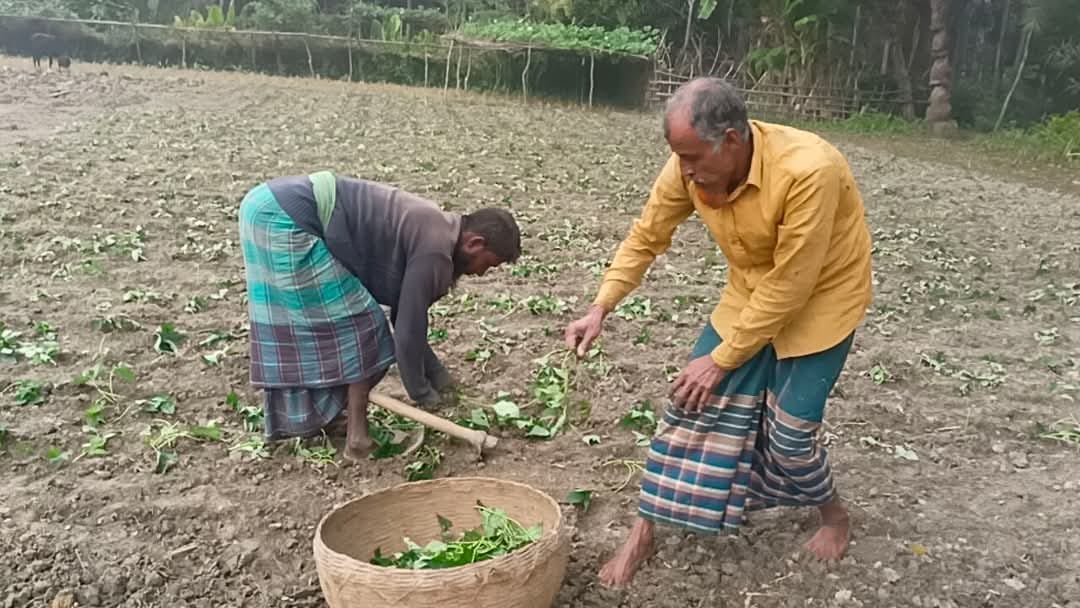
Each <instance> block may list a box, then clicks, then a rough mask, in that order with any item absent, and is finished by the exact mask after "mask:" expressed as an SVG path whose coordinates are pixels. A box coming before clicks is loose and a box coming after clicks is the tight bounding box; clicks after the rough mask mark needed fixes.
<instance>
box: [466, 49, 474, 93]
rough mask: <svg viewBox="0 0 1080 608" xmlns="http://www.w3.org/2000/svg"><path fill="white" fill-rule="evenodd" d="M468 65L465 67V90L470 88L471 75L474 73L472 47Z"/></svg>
mask: <svg viewBox="0 0 1080 608" xmlns="http://www.w3.org/2000/svg"><path fill="white" fill-rule="evenodd" d="M467 63H468V66H467V67H466V68H465V90H466V91H468V90H469V75H471V74H472V49H469V55H468V57H467Z"/></svg>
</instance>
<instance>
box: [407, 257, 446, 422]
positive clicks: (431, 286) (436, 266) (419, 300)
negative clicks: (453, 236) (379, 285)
mask: <svg viewBox="0 0 1080 608" xmlns="http://www.w3.org/2000/svg"><path fill="white" fill-rule="evenodd" d="M452 276H453V264H452V263H451V262H450V260H449V259H446V258H445V257H444V256H439V255H434V254H428V255H423V256H420V257H417V258H413V259H411V260H409V262H408V264H407V265H406V267H405V277H404V279H403V281H402V285H401V296H400V297H399V298H398V305H397V307H396V308H395V309H394V312H393V321H394V349H395V353H396V356H397V364H398V373H399V374H400V376H401V383H402V384H403V385H404V387H405V391H406V392H407V393H408V394H409V398H410V399H412V400H413V401H416V402H417V403H422V402H424V401H427V400H430V399H433V398H436V397H438V393H437V392H436V391H435V390H434V388H433V387H432V386H431V382H430V381H429V380H428V378H427V374H426V368H425V359H427V357H428V356H429V352H430V350H431V349H430V347H429V345H428V342H427V335H428V308H429V307H430V306H431V304H432V303H434V302H435V301H436V300H438V299H439V298H441V297H442V296H443V295H445V294H446V292H447V290H448V288H449V285H450V282H451V281H450V279H451V277H452ZM432 354H433V353H432Z"/></svg>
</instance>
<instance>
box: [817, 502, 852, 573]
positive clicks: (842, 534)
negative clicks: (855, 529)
mask: <svg viewBox="0 0 1080 608" xmlns="http://www.w3.org/2000/svg"><path fill="white" fill-rule="evenodd" d="M850 528H851V525H850V522H849V520H848V514H847V509H845V508H844V505H843V504H842V503H841V502H840V501H839V499H837V500H834V501H833V502H831V503H829V504H827V505H825V506H823V507H821V527H820V528H818V531H817V533H816V534H814V536H813V538H811V539H810V540H808V541H807V542H806V549H807V550H808V551H810V552H811V553H813V554H814V555H815V556H817V558H818V559H820V560H822V561H835V560H838V559H840V558H842V557H844V553H845V552H847V548H848V542H849V541H850Z"/></svg>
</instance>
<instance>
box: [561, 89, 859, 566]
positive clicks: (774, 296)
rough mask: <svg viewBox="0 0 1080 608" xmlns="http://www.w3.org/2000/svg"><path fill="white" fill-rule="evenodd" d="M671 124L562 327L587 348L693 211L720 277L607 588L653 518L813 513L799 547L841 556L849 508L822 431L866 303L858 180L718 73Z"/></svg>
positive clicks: (706, 528)
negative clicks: (770, 119)
mask: <svg viewBox="0 0 1080 608" xmlns="http://www.w3.org/2000/svg"><path fill="white" fill-rule="evenodd" d="M664 131H665V136H666V138H667V142H668V145H669V147H670V148H671V152H672V154H671V155H670V157H669V159H668V161H667V163H666V165H665V166H664V168H663V170H662V171H661V172H660V175H659V177H658V178H657V179H656V181H655V183H654V185H653V188H652V192H651V195H650V197H649V200H648V202H647V203H646V205H645V208H644V210H643V211H642V213H641V216H640V217H639V218H638V219H637V221H636V222H635V223H634V224H633V226H632V228H631V230H630V233H629V236H627V238H626V239H625V240H624V241H623V243H622V244H621V245H620V247H619V249H618V252H617V254H616V256H615V259H614V260H613V261H612V263H611V266H610V268H609V269H608V271H607V273H606V275H605V277H604V279H603V281H602V284H601V285H600V289H599V293H598V294H597V296H596V299H595V301H594V303H593V305H592V307H591V308H590V310H589V311H588V313H587V314H586V316H585V317H583V318H582V319H580V320H578V321H575V322H574V323H572V324H571V325H570V326H569V327H567V329H566V341H567V345H568V346H569V347H570V348H577V349H578V354H579V355H583V354H584V353H585V352H586V351H587V349H588V347H589V344H590V343H591V342H592V341H593V340H594V339H595V338H596V337H597V336H598V335H599V334H600V331H601V326H602V323H603V320H604V318H605V317H606V316H607V314H608V313H609V312H610V311H611V310H613V309H614V308H615V306H616V305H617V304H618V303H619V302H620V301H621V300H622V299H623V298H624V297H626V295H627V294H629V293H630V292H631V291H632V290H634V289H635V288H637V287H638V286H639V285H640V283H641V280H642V277H643V276H644V273H645V271H646V270H647V269H648V267H649V266H650V265H651V264H652V262H653V260H654V259H655V258H656V256H658V255H660V254H662V253H663V252H665V251H666V250H667V249H668V247H669V246H670V245H671V241H672V235H673V233H674V231H675V229H676V227H677V226H679V225H680V224H681V223H682V222H683V221H685V220H686V219H687V218H688V217H689V216H690V215H691V214H693V213H695V212H696V213H697V214H698V217H699V218H701V221H702V222H703V223H704V224H705V225H706V227H707V228H708V230H709V232H710V233H711V235H712V237H713V239H714V240H715V241H716V242H717V244H718V245H719V246H720V249H721V250H722V251H723V253H724V256H725V257H726V258H727V261H728V266H729V275H728V281H727V284H726V285H725V286H724V289H723V292H722V293H721V295H720V301H719V303H718V304H717V306H716V308H715V310H713V312H712V314H711V316H710V318H709V320H708V322H707V323H706V324H705V327H704V328H703V330H702V332H701V334H700V336H699V338H698V340H697V344H696V345H695V346H694V348H693V351H692V352H691V354H690V358H689V362H688V363H687V365H686V367H685V368H684V369H683V371H682V373H681V374H680V375H679V376H678V378H677V379H676V380H675V382H674V385H673V387H672V404H671V405H670V406H669V407H668V408H666V411H665V413H664V416H663V420H662V422H661V423H660V424H659V425H658V428H657V432H656V435H655V436H654V437H653V439H652V442H651V444H650V448H649V452H648V461H647V465H646V470H645V474H644V476H643V479H642V486H641V493H640V500H639V507H638V519H637V520H636V521H635V524H634V526H633V529H632V530H631V532H630V535H629V538H628V539H627V540H626V542H625V544H624V545H623V546H622V547H621V548H620V549H619V551H618V552H617V553H616V555H615V556H614V557H613V558H612V559H611V560H610V561H609V562H608V563H607V564H605V565H604V567H603V568H602V570H601V572H600V579H601V582H602V583H604V584H605V585H608V586H621V585H624V584H626V583H628V582H630V580H631V579H632V578H633V576H634V573H635V572H636V570H637V568H638V567H639V566H640V565H641V564H642V563H643V562H644V561H645V560H646V559H647V558H648V557H649V555H650V554H651V552H652V547H653V533H654V526H655V524H656V523H662V524H671V525H675V526H680V527H683V528H686V529H689V530H693V531H698V532H706V533H709V532H722V531H737V530H738V529H739V527H740V526H741V524H742V522H743V514H744V513H746V512H748V511H752V510H755V509H763V508H766V507H773V506H777V505H787V506H814V507H817V508H818V510H819V511H820V514H821V527H820V529H818V531H817V533H816V534H815V535H814V536H813V538H811V539H810V540H809V542H808V543H807V548H808V549H809V550H810V551H812V552H813V553H814V554H815V555H817V556H818V557H819V558H821V559H826V560H831V559H839V558H840V557H841V556H842V555H843V553H844V552H845V550H846V548H847V545H848V514H847V510H846V509H845V507H844V505H843V503H841V501H840V498H839V497H838V496H837V494H836V491H835V489H834V487H833V479H832V474H831V472H830V470H829V463H828V459H827V455H826V451H825V448H824V447H823V446H822V445H821V444H820V443H819V441H818V439H817V432H818V429H819V428H820V426H821V421H822V416H823V414H824V412H825V402H826V399H827V397H828V395H829V393H830V391H831V390H832V387H833V385H834V384H835V382H836V380H837V377H838V376H839V375H840V371H841V369H842V368H843V366H844V363H845V360H846V358H847V355H848V351H849V349H850V348H851V345H852V340H853V336H854V331H855V329H856V327H857V326H858V325H859V323H861V321H862V319H863V317H864V315H865V313H866V308H867V306H868V305H869V304H870V301H871V264H870V233H869V230H868V228H867V225H866V222H865V217H864V208H863V202H862V199H861V197H860V195H859V191H858V188H857V187H856V184H855V180H854V178H853V177H852V174H851V171H850V169H849V167H848V164H847V162H846V161H845V159H844V157H843V156H842V155H841V154H840V152H838V151H837V150H836V149H835V148H834V147H833V146H831V145H830V144H828V143H827V142H825V141H824V140H822V139H821V138H820V137H818V136H816V135H814V134H812V133H808V132H805V131H800V130H797V129H793V128H789V127H785V126H780V125H775V124H768V123H765V122H760V121H756V120H748V119H747V112H746V107H745V105H744V103H743V101H742V99H740V98H739V96H738V94H737V92H736V91H735V90H734V89H733V88H731V86H729V85H728V84H727V83H725V82H724V81H722V80H720V79H717V78H701V79H697V80H694V81H691V82H689V83H687V84H686V85H684V86H683V87H682V88H681V89H680V90H678V91H677V92H676V94H675V95H674V96H673V97H672V98H671V100H670V101H669V104H668V106H667V109H666V112H665V117H664Z"/></svg>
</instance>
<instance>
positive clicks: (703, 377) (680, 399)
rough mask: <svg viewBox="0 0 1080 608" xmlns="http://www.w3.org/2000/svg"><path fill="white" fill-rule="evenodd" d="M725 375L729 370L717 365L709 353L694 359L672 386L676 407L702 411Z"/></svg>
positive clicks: (672, 395) (672, 396)
mask: <svg viewBox="0 0 1080 608" xmlns="http://www.w3.org/2000/svg"><path fill="white" fill-rule="evenodd" d="M725 375H727V370H726V369H723V368H721V367H719V366H717V365H716V363H715V362H713V360H712V357H710V356H709V355H705V356H704V357H698V358H697V359H694V360H693V361H691V362H690V364H689V365H687V366H686V368H685V369H684V370H683V371H682V373H681V374H679V377H678V378H676V379H675V384H674V385H673V386H672V387H671V398H672V400H673V401H674V405H675V407H678V408H682V409H684V410H686V411H688V412H695V413H697V412H701V411H702V410H703V409H705V405H706V404H708V402H709V399H710V398H711V397H712V392H713V391H714V390H716V385H718V384H720V381H721V380H723V379H724V376H725Z"/></svg>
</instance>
